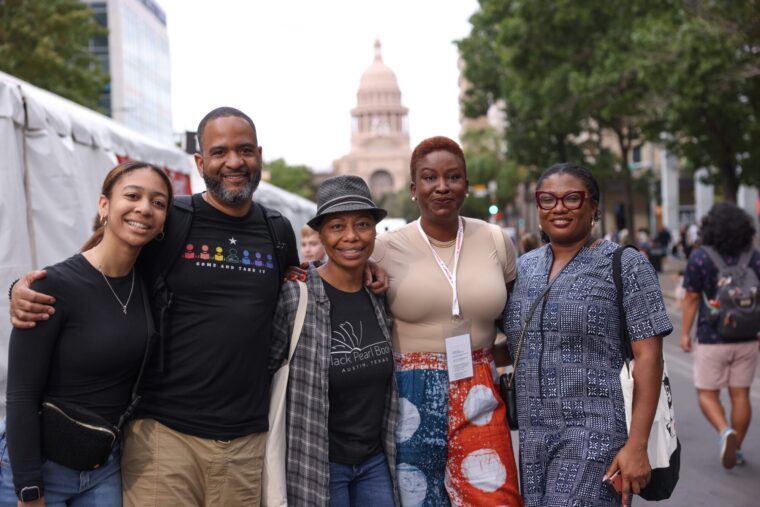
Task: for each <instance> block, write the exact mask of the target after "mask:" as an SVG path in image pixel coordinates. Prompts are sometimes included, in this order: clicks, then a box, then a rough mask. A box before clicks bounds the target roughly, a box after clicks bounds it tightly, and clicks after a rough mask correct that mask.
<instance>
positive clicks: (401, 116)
mask: <svg viewBox="0 0 760 507" xmlns="http://www.w3.org/2000/svg"><path fill="white" fill-rule="evenodd" d="M408 113H409V109H407V108H406V107H404V106H403V105H402V104H401V90H400V89H399V86H398V82H397V80H396V74H395V73H394V72H393V71H392V70H391V69H390V68H389V67H388V66H387V65H385V63H383V58H382V54H381V46H380V41H375V59H374V61H373V62H372V65H370V66H369V68H367V70H365V71H364V73H363V74H362V76H361V80H360V81H359V91H357V92H356V107H354V108H353V109H352V110H351V151H350V152H349V153H348V154H347V155H344V156H343V157H341V158H340V159H338V160H336V161H335V162H333V174H334V175H336V176H337V175H343V174H353V175H356V176H361V177H362V178H364V180H365V181H367V182H368V183H369V187H370V190H371V191H372V194H374V195H376V196H377V195H381V194H384V193H386V192H397V191H398V190H400V189H402V188H405V187H406V186H407V183H408V181H409V159H410V157H411V148H410V146H409V125H408Z"/></svg>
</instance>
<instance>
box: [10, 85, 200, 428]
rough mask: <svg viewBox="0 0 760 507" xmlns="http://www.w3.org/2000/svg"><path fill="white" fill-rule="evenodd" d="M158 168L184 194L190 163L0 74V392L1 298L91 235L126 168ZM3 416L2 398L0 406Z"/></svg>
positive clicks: (175, 152)
mask: <svg viewBox="0 0 760 507" xmlns="http://www.w3.org/2000/svg"><path fill="white" fill-rule="evenodd" d="M128 159H132V160H144V161H146V162H150V163H153V164H155V165H157V166H159V167H162V168H163V169H164V170H165V171H166V172H167V174H168V175H169V176H170V177H171V179H172V181H173V183H174V191H175V192H176V193H178V194H189V193H190V191H191V187H190V175H191V173H192V172H194V171H195V164H194V163H193V160H192V157H190V156H189V155H187V154H186V153H184V152H183V151H182V150H179V149H177V148H175V147H172V146H163V145H160V144H158V143H156V142H154V141H152V140H150V139H148V138H146V137H144V136H142V135H140V134H138V133H136V132H133V131H131V130H129V129H128V128H126V127H124V126H123V125H120V124H118V123H116V122H114V121H113V120H111V119H110V118H108V117H106V116H104V115H102V114H99V113H96V112H94V111H92V110H90V109H87V108H85V107H82V106H80V105H78V104H75V103H74V102H71V101H69V100H66V99H64V98H62V97H59V96H58V95H55V94H52V93H50V92H47V91H45V90H42V89H40V88H37V87H35V86H32V85H30V84H29V83H26V82H24V81H21V80H19V79H17V78H15V77H13V76H10V75H8V74H5V73H3V72H0V245H2V248H0V288H2V289H3V297H2V298H0V390H2V392H5V380H6V374H7V361H8V357H7V356H8V354H7V350H8V338H9V336H10V331H11V328H10V322H9V319H8V298H7V297H6V296H5V294H6V293H5V290H7V287H8V286H9V284H10V283H11V282H12V281H13V280H15V279H16V278H17V277H18V276H20V275H21V274H23V273H26V272H27V271H30V270H31V269H37V268H42V267H45V266H48V265H50V264H54V263H56V262H58V261H61V260H63V259H65V258H67V257H69V256H70V255H72V254H73V253H74V252H76V251H78V250H79V248H80V247H81V245H82V244H83V243H84V242H85V240H86V239H87V238H88V237H89V235H90V234H91V232H92V225H93V222H94V219H95V215H96V213H97V202H98V195H99V194H100V185H101V183H102V182H103V178H104V177H105V175H106V174H107V172H108V171H109V170H110V169H111V168H113V167H114V166H115V165H117V163H120V162H123V161H125V160H128ZM0 403H1V404H2V406H0V413H2V414H4V413H5V408H4V407H5V397H4V396H3V397H2V402H0Z"/></svg>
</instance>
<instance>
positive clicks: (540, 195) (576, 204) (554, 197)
mask: <svg viewBox="0 0 760 507" xmlns="http://www.w3.org/2000/svg"><path fill="white" fill-rule="evenodd" d="M587 197H588V194H587V193H586V192H584V191H582V190H571V191H570V192H565V193H564V194H562V195H559V194H555V193H554V192H545V191H543V190H539V191H538V192H536V204H538V207H539V208H541V209H542V210H546V211H549V210H553V209H554V208H556V207H557V203H558V202H560V201H562V205H563V206H564V207H565V208H567V209H569V210H576V209H578V208H580V207H581V206H583V201H585V200H586V198H587Z"/></svg>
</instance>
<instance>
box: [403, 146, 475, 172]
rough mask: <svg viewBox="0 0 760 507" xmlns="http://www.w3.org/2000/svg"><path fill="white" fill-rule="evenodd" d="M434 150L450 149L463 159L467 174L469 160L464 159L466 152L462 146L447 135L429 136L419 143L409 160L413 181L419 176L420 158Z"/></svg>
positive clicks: (453, 153)
mask: <svg viewBox="0 0 760 507" xmlns="http://www.w3.org/2000/svg"><path fill="white" fill-rule="evenodd" d="M434 151H448V152H449V153H451V154H452V155H454V156H455V157H458V158H459V159H460V160H461V161H462V167H464V174H465V176H466V175H467V162H465V160H464V152H463V151H462V148H460V147H459V145H458V144H457V143H456V141H453V140H451V139H449V138H448V137H445V136H435V137H428V138H427V139H425V140H423V141H422V142H421V143H420V144H418V145H417V146H416V147H415V148H414V151H413V152H412V159H411V161H410V162H409V174H410V175H411V177H412V181H415V178H416V177H417V164H419V162H420V160H421V159H422V158H423V157H425V156H427V155H429V154H431V153H433V152H434Z"/></svg>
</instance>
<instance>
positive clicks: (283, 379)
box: [261, 282, 308, 507]
mask: <svg viewBox="0 0 760 507" xmlns="http://www.w3.org/2000/svg"><path fill="white" fill-rule="evenodd" d="M298 289H299V297H298V309H297V310H296V318H295V322H294V323H293V333H292V334H291V335H290V350H289V351H288V357H287V359H285V360H284V361H283V363H282V366H281V367H280V369H278V370H277V371H276V372H275V374H274V377H272V386H271V390H270V396H269V434H268V435H267V447H266V453H265V454H264V470H263V473H262V477H261V489H262V491H261V505H262V507H281V506H287V505H288V489H287V482H286V476H287V473H286V467H285V462H286V452H287V436H286V426H285V421H286V419H285V411H286V404H287V394H288V373H290V360H291V359H292V358H293V352H294V351H295V350H296V345H298V338H299V336H301V329H303V321H304V318H305V317H306V301H307V298H308V292H307V290H306V284H305V283H303V282H298Z"/></svg>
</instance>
